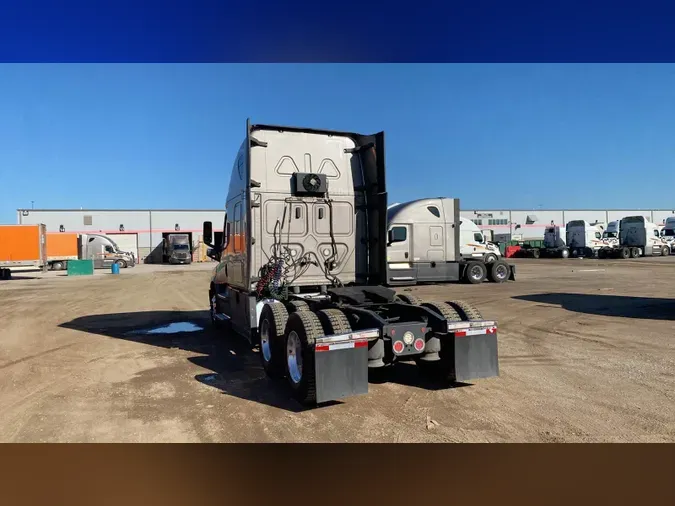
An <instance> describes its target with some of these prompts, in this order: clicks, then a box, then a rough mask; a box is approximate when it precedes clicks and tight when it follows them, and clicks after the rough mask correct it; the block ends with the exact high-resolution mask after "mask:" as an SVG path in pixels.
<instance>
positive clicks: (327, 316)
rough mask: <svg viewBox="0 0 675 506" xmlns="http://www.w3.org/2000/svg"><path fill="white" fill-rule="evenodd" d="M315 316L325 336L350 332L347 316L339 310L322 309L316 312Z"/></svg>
mask: <svg viewBox="0 0 675 506" xmlns="http://www.w3.org/2000/svg"><path fill="white" fill-rule="evenodd" d="M316 314H317V316H318V317H319V321H320V322H321V325H322V327H323V332H324V335H325V336H332V335H337V334H348V333H349V332H351V331H352V326H351V325H350V324H349V320H348V319H347V315H345V314H344V313H343V312H342V311H340V310H339V309H322V310H321V311H317V313H316Z"/></svg>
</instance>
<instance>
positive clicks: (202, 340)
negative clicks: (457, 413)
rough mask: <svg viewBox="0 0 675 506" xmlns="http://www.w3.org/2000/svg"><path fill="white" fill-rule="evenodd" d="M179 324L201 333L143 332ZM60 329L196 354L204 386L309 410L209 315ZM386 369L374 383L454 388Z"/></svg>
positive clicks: (148, 316)
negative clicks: (218, 328) (193, 327)
mask: <svg viewBox="0 0 675 506" xmlns="http://www.w3.org/2000/svg"><path fill="white" fill-rule="evenodd" d="M177 322H184V323H187V324H189V323H192V324H195V325H198V326H199V327H202V330H197V331H191V332H182V331H181V332H177V333H174V334H161V333H157V334H148V333H143V331H145V330H151V329H157V328H158V327H163V326H166V325H169V324H171V323H177ZM59 326H60V327H62V328H67V329H73V330H79V331H82V332H89V333H92V334H99V335H103V336H108V337H113V338H116V339H124V340H126V341H132V342H136V343H142V344H147V345H151V346H158V347H161V348H177V349H181V350H185V351H188V352H191V353H195V354H197V355H196V356H193V357H190V358H188V360H189V361H190V362H191V363H193V364H195V365H197V366H199V367H202V368H204V369H207V370H209V371H211V372H207V373H203V374H198V375H196V376H195V379H196V380H197V381H199V382H200V383H203V384H205V385H208V386H210V387H212V388H217V389H219V390H221V391H222V392H223V393H225V394H228V395H232V396H234V397H238V398H241V399H246V400H251V401H255V402H259V403H261V404H266V405H269V406H273V407H277V408H281V409H285V410H287V411H292V412H301V411H305V410H307V409H310V408H306V407H303V406H301V405H300V404H299V403H298V402H296V401H295V400H294V399H293V397H292V396H291V394H290V389H289V388H288V386H287V385H286V384H285V382H284V381H278V382H277V381H273V380H271V379H269V378H268V377H267V375H266V374H265V371H264V370H263V368H262V365H261V363H260V358H259V355H258V353H257V348H252V347H251V345H250V344H249V343H248V342H247V341H246V339H244V338H243V337H240V336H236V335H233V334H232V333H231V332H229V331H227V330H223V331H216V330H214V329H212V328H211V323H210V319H209V313H208V311H145V312H138V313H116V314H102V315H90V316H83V317H80V318H76V319H74V320H72V321H70V322H67V323H62V324H61V325H59ZM387 369H388V370H387V371H386V372H385V373H384V374H374V375H371V378H370V380H371V383H383V382H396V383H400V384H402V385H409V386H415V387H419V388H425V389H441V388H449V387H451V385H450V384H442V383H434V382H432V381H431V380H428V379H426V378H425V377H424V376H423V375H421V374H420V373H419V371H418V369H417V366H415V365H414V364H407V363H401V364H397V366H396V367H393V368H387ZM463 385H464V384H456V385H454V386H463ZM335 404H340V402H332V403H326V404H322V405H321V406H320V407H319V408H313V409H322V408H325V407H329V406H331V405H335Z"/></svg>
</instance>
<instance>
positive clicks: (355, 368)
mask: <svg viewBox="0 0 675 506" xmlns="http://www.w3.org/2000/svg"><path fill="white" fill-rule="evenodd" d="M314 367H315V378H316V402H317V404H321V403H324V402H329V401H336V400H338V399H344V398H345V397H351V396H353V395H361V394H367V393H368V340H367V339H364V340H361V341H355V340H354V339H348V340H346V341H342V342H331V343H329V342H325V343H320V342H317V343H316V346H315V350H314Z"/></svg>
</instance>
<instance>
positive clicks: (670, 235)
mask: <svg viewBox="0 0 675 506" xmlns="http://www.w3.org/2000/svg"><path fill="white" fill-rule="evenodd" d="M661 238H662V239H663V240H664V241H665V242H666V243H667V244H668V248H669V250H670V254H671V255H672V254H675V216H671V217H668V218H666V220H665V222H664V223H663V229H662V230H661Z"/></svg>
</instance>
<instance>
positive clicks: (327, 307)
mask: <svg viewBox="0 0 675 506" xmlns="http://www.w3.org/2000/svg"><path fill="white" fill-rule="evenodd" d="M246 127H247V128H246V136H245V139H244V141H243V143H242V145H241V147H240V149H239V152H238V154H237V156H236V158H235V161H234V165H233V168H232V172H231V176H230V181H229V184H227V182H224V183H225V184H222V185H216V186H214V188H229V190H228V192H227V197H226V206H225V213H224V224H223V230H224V232H223V233H222V235H221V236H220V240H218V241H217V242H214V241H213V238H214V234H213V226H212V223H211V222H205V223H204V229H203V234H204V236H203V237H204V242H205V243H206V244H207V245H208V246H210V247H211V248H212V251H211V254H212V256H213V258H214V259H216V260H217V261H218V265H217V267H216V268H215V269H214V271H213V275H212V277H211V281H210V283H209V285H208V295H209V303H210V315H211V321H212V323H213V325H214V326H215V327H216V328H220V327H221V326H222V325H223V324H227V326H228V327H229V328H231V329H232V330H234V331H235V332H236V333H238V334H241V335H243V336H244V337H245V338H247V339H248V340H249V341H250V342H251V343H252V344H257V345H259V346H260V357H261V361H262V366H263V368H264V370H265V372H266V373H267V374H268V375H269V376H270V377H275V378H286V381H287V382H288V384H289V386H290V390H291V392H292V393H293V395H294V397H295V398H296V399H297V400H298V401H299V402H301V403H303V404H308V405H313V404H317V403H319V404H320V403H324V402H327V401H332V400H337V399H341V398H345V397H348V396H351V395H357V394H364V393H367V392H368V371H369V370H382V368H386V367H387V366H389V365H392V364H394V363H396V362H397V361H410V360H414V361H415V362H416V363H417V364H418V366H419V367H420V368H422V370H424V371H426V372H429V373H433V376H434V377H438V378H442V381H444V382H447V381H448V380H449V381H451V382H452V381H467V380H473V379H479V378H488V377H493V376H498V375H499V363H498V347H497V322H495V321H494V320H488V319H485V318H483V317H482V316H481V314H480V312H479V311H478V309H476V308H475V307H473V306H471V305H470V304H467V303H466V302H463V301H461V300H460V301H458V300H448V301H443V300H441V301H438V300H436V301H431V300H429V301H427V300H423V299H420V298H418V297H415V296H413V295H412V294H407V293H397V292H396V291H395V290H393V289H391V288H389V287H387V286H386V285H387V284H388V270H389V269H388V262H387V243H388V242H389V243H396V242H398V241H396V240H395V239H399V238H400V236H399V235H398V234H397V233H396V232H393V231H391V230H390V231H389V233H388V224H387V211H388V210H387V191H386V179H385V178H386V171H385V148H384V132H380V133H377V134H374V135H363V134H358V133H349V132H338V131H331V130H320V129H309V128H297V127H284V126H278V125H252V124H251V123H250V122H247V125H246ZM299 167H302V168H303V170H299ZM223 198H225V195H223ZM444 202H447V203H448V204H449V206H450V209H451V210H452V215H453V216H459V202H458V201H457V200H452V199H446V201H444ZM389 211H391V209H389ZM406 225H407V224H406ZM410 225H411V229H412V230H414V228H413V224H410ZM427 232H429V233H432V235H431V236H430V241H434V244H436V243H437V241H440V243H441V245H443V244H445V242H444V241H445V240H446V239H447V240H448V241H450V244H452V245H454V247H453V248H452V249H451V251H452V257H451V258H450V259H447V257H446V258H444V259H443V262H444V263H455V264H459V263H460V261H459V227H451V228H450V229H446V230H445V232H444V231H443V227H442V226H440V228H436V229H428V230H427ZM436 234H437V235H436ZM406 251H408V253H409V255H410V254H411V253H412V252H413V251H415V250H414V249H412V248H411V249H410V250H406ZM407 260H410V259H407ZM440 260H441V259H440V258H439V261H440ZM446 260H448V261H447V262H446ZM475 263H480V262H475ZM496 263H498V262H495V263H493V265H494V264H496ZM469 264H470V262H469ZM481 265H484V264H481ZM457 272H459V267H458V268H457ZM205 291H206V290H205Z"/></svg>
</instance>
